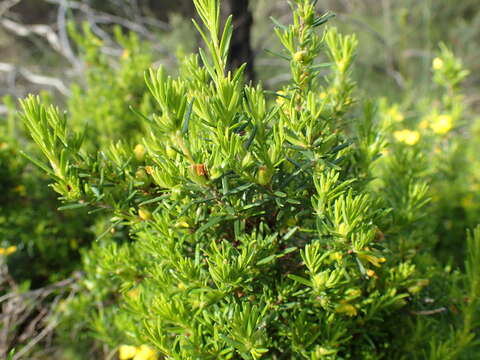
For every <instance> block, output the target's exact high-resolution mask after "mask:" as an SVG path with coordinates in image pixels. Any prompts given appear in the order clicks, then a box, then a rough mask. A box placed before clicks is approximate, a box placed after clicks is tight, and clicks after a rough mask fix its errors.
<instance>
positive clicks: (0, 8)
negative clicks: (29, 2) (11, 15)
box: [0, 0, 21, 17]
mask: <svg viewBox="0 0 480 360" xmlns="http://www.w3.org/2000/svg"><path fill="white" fill-rule="evenodd" d="M20 1H21V0H7V1H4V2H3V3H0V17H2V16H3V14H5V13H6V12H7V11H8V10H10V9H11V8H12V7H14V6H15V5H17V4H18V3H19V2H20Z"/></svg>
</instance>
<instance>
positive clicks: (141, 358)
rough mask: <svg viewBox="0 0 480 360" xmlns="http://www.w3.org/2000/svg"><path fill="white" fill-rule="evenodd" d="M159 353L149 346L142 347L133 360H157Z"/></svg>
mask: <svg viewBox="0 0 480 360" xmlns="http://www.w3.org/2000/svg"><path fill="white" fill-rule="evenodd" d="M156 359H157V353H156V351H155V350H153V349H152V348H151V347H150V346H148V345H141V346H140V347H139V348H138V352H137V354H136V355H135V357H134V358H133V360H156Z"/></svg>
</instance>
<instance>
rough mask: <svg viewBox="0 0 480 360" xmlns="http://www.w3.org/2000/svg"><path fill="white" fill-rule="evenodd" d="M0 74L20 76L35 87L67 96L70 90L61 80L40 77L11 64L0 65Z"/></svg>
mask: <svg viewBox="0 0 480 360" xmlns="http://www.w3.org/2000/svg"><path fill="white" fill-rule="evenodd" d="M0 72H10V73H14V74H20V75H22V76H23V77H24V78H25V79H26V80H27V81H29V82H31V83H33V84H37V85H44V86H45V85H46V86H51V87H54V88H55V89H57V90H58V91H60V92H61V93H62V94H63V95H69V94H70V90H69V89H68V87H67V86H66V85H65V84H64V83H63V81H62V80H60V79H57V78H54V77H50V76H45V75H40V74H35V73H33V72H31V71H30V70H28V69H25V68H21V67H16V66H14V65H12V64H7V63H0Z"/></svg>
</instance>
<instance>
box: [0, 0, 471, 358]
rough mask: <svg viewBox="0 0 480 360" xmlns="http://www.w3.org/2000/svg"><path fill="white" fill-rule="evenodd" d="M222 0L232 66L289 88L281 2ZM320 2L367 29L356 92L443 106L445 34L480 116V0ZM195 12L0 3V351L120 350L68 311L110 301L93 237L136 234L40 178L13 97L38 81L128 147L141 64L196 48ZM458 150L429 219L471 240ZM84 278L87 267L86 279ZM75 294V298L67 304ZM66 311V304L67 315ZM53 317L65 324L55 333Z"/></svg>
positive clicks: (418, 107)
mask: <svg viewBox="0 0 480 360" xmlns="http://www.w3.org/2000/svg"><path fill="white" fill-rule="evenodd" d="M224 4H225V6H224V13H225V15H226V14H230V13H233V14H234V15H235V23H234V24H235V28H236V33H235V37H234V39H233V43H232V49H233V52H232V58H231V59H230V61H231V64H230V65H231V67H237V66H239V65H240V64H242V63H244V62H248V63H249V64H250V65H249V66H250V67H249V68H248V72H247V74H248V80H250V81H253V82H262V83H263V84H264V86H265V87H266V88H267V89H268V88H272V89H273V88H279V87H281V85H282V83H283V82H284V81H286V80H288V77H289V76H290V75H289V64H288V61H284V60H282V59H281V58H279V57H277V56H274V55H272V53H276V52H278V51H280V50H279V49H280V48H281V47H280V44H278V43H277V41H276V40H275V34H274V32H273V31H272V21H271V20H270V19H269V18H270V17H273V18H275V19H276V21H278V22H280V23H288V22H289V20H290V16H291V15H290V14H291V11H290V7H289V5H288V3H287V1H268V0H255V1H253V0H250V1H248V0H225V1H224ZM318 7H319V10H320V11H321V12H327V11H331V12H333V13H335V14H336V18H335V19H334V20H333V21H332V22H331V24H333V25H335V26H337V27H338V28H339V29H340V30H341V32H343V33H351V32H354V33H356V34H357V36H358V37H359V43H360V46H359V52H358V56H357V62H356V67H355V71H354V76H355V78H356V81H357V86H358V90H357V91H358V92H359V93H362V94H365V95H367V97H372V98H376V97H384V100H383V103H382V104H383V105H381V106H380V110H381V111H383V113H384V114H387V115H388V116H392V117H395V116H396V117H406V118H407V120H408V119H413V120H412V121H415V122H416V121H417V120H418V121H420V120H421V119H422V116H423V114H424V113H425V112H427V110H429V109H431V108H432V107H435V106H436V105H438V104H435V101H434V100H432V99H434V98H435V96H434V94H436V92H437V91H438V88H437V87H435V86H434V84H433V82H432V81H431V78H432V60H433V59H434V58H435V56H437V54H438V52H439V44H440V43H444V44H446V46H447V47H448V48H449V49H451V50H452V51H453V53H454V54H455V55H456V56H457V57H458V58H461V59H462V61H463V65H464V67H465V68H466V69H468V70H469V72H470V75H469V76H468V78H466V80H465V82H464V84H463V90H462V94H463V95H462V96H463V97H464V98H463V99H462V103H463V104H464V109H462V119H464V120H463V121H464V122H469V123H471V124H473V123H474V121H475V119H476V117H477V115H476V114H478V110H479V109H480V91H479V88H480V62H479V61H478V59H479V58H480V2H479V1H478V0H461V1H458V0H456V1H454V0H324V1H319V2H318ZM192 17H194V12H193V3H192V1H191V0H176V1H171V0H165V1H159V0H2V1H0V98H1V99H2V100H0V248H1V249H3V251H4V252H9V253H11V254H9V256H8V257H7V258H5V257H2V258H1V259H0V306H1V307H2V308H1V309H2V310H1V316H2V318H1V321H0V358H4V357H5V356H6V354H7V353H8V351H9V350H10V349H11V348H13V347H15V346H16V347H19V346H20V345H21V349H22V350H21V351H20V352H18V353H17V354H16V355H13V359H21V358H24V356H27V355H28V356H31V357H32V358H38V359H51V358H59V359H90V358H98V359H101V358H109V356H111V357H110V358H113V357H112V356H113V355H112V353H111V349H110V348H108V347H105V346H104V345H101V342H99V343H96V341H95V340H94V338H93V337H92V336H90V335H89V332H88V326H87V325H85V323H84V322H82V321H78V318H76V317H75V316H74V315H75V312H85V313H86V314H85V316H84V318H85V319H88V318H89V317H92V316H93V315H92V314H93V310H94V309H93V310H92V309H90V310H91V311H90V310H89V309H87V308H88V306H89V304H92V303H94V304H96V305H95V306H96V307H97V308H96V309H97V310H98V308H102V309H103V307H104V306H106V305H105V304H108V302H109V301H110V302H111V301H113V300H112V299H110V298H108V296H110V295H109V293H108V291H107V290H108V289H107V288H108V286H110V285H109V284H108V283H102V281H104V278H100V280H99V279H92V278H87V279H86V280H85V278H84V275H83V273H82V272H81V271H79V269H80V268H81V266H80V264H81V263H82V262H83V267H84V269H89V268H90V269H93V268H94V267H95V263H94V260H92V259H91V258H90V257H89V251H90V249H91V247H92V243H93V241H94V239H99V240H98V241H97V242H95V243H94V245H93V246H94V247H96V248H99V247H100V248H101V247H102V246H103V245H102V244H103V243H102V239H103V240H104V239H106V238H108V239H110V240H113V241H117V242H122V241H129V234H128V233H123V232H122V231H121V229H120V230H118V228H116V230H115V231H112V229H111V228H109V227H108V226H107V225H106V223H107V221H106V220H105V219H103V218H102V215H101V214H97V215H96V216H94V217H92V216H89V214H86V213H84V212H82V211H81V210H79V209H65V210H62V211H59V210H57V207H58V202H57V199H56V195H55V193H54V192H53V191H52V190H50V189H48V188H47V184H48V180H47V178H46V176H44V175H43V172H42V171H41V170H39V169H38V168H36V167H34V166H32V165H31V163H30V162H29V161H28V160H27V159H26V158H25V157H23V156H22V155H21V152H26V153H28V154H29V156H32V157H35V156H36V151H37V150H35V148H34V147H33V146H31V143H30V142H29V141H28V140H27V137H26V136H25V134H24V129H23V127H22V126H21V125H20V119H19V118H18V115H17V114H16V108H17V103H16V100H15V99H18V98H22V97H24V96H26V95H27V94H28V93H37V94H40V95H41V96H42V97H43V98H44V99H45V101H47V102H51V103H55V104H60V105H61V106H62V107H63V108H65V109H67V111H68V112H69V114H70V118H71V121H72V122H73V125H74V126H76V127H77V128H83V127H85V126H88V133H87V134H88V136H87V138H88V146H90V147H92V148H95V149H98V150H99V151H101V148H102V146H107V144H108V142H107V140H108V139H112V138H114V139H116V140H122V139H123V140H124V141H127V142H129V143H130V144H131V145H132V148H133V147H134V145H135V144H136V143H137V142H138V135H137V134H138V133H139V131H140V130H141V129H138V128H137V126H138V125H137V124H138V121H136V119H137V117H138V116H140V115H138V113H137V111H138V112H140V113H150V112H151V111H152V107H153V103H152V99H151V97H150V95H149V94H148V93H147V91H146V87H145V85H144V80H143V73H144V71H145V70H146V69H148V68H149V67H150V66H152V65H153V66H155V65H156V64H160V63H161V64H165V65H166V66H167V68H168V69H169V70H170V71H171V72H172V73H174V72H175V71H176V69H177V67H178V63H177V59H178V58H181V57H182V56H183V55H184V54H186V53H189V52H191V51H195V49H196V48H198V47H199V46H201V40H200V39H199V37H198V35H197V34H196V33H195V31H194V27H193V25H192V22H191V18H192ZM392 103H398V105H396V106H390V105H389V104H392ZM382 106H383V107H382ZM439 106H440V105H439ZM440 107H441V106H440ZM130 108H133V109H137V111H135V112H134V111H131V110H130ZM387 115H385V116H387ZM477 123H479V122H477ZM472 126H473V125H472ZM472 126H468V127H466V128H468V129H470V130H469V131H471V132H472V134H470V135H471V136H478V138H480V131H479V129H480V126H478V125H477V126H476V127H475V126H473V127H472ZM460 143H461V142H460ZM477 144H478V143H477ZM108 146H109V145H108ZM450 150H451V151H449V152H448V156H449V158H448V161H444V160H445V159H438V158H437V159H436V161H437V162H438V163H440V162H441V163H442V166H443V167H444V177H443V178H442V179H440V180H438V179H437V180H438V181H437V182H433V183H434V184H437V185H435V186H434V191H436V192H437V196H438V197H439V200H438V201H437V202H436V203H435V204H436V205H435V206H436V207H437V212H438V213H439V214H441V216H439V218H442V217H443V218H442V219H443V220H442V221H438V223H436V224H434V225H433V226H434V227H436V228H437V232H436V234H437V235H436V236H438V237H439V238H441V237H442V236H450V237H454V238H455V239H457V238H458V239H463V238H464V235H465V228H467V227H471V226H473V225H474V223H475V221H478V217H475V216H476V214H478V210H479V209H478V207H477V208H476V207H475V206H477V205H478V201H477V202H475V201H474V200H475V199H474V198H473V195H471V191H472V189H474V188H475V187H478V186H479V184H480V176H478V177H477V178H476V179H474V180H468V181H467V180H465V179H464V178H462V177H460V176H459V175H458V174H459V172H460V173H461V171H462V169H464V168H465V166H466V165H465V163H468V164H469V166H470V167H472V168H473V167H475V166H476V165H477V164H478V150H479V149H478V145H476V146H475V145H472V146H470V147H468V148H462V147H461V146H460V147H457V148H455V149H450ZM472 164H473V165H472ZM445 179H447V180H448V181H445ZM467 183H468V184H467ZM452 184H454V187H452ZM453 188H454V189H455V191H452V189H453ZM476 193H478V189H477V191H476ZM438 194H440V195H438ZM445 194H447V195H448V196H446V195H445ZM475 204H477V205H475ZM452 218H455V219H457V221H455V223H452V222H451V220H449V219H452ZM462 241H463V240H462ZM457 245H458V243H457V242H455V241H452V242H451V243H450V245H449V246H445V247H443V248H442V249H441V250H442V251H443V253H444V254H446V255H445V256H446V257H448V255H449V254H450V255H451V253H450V250H451V249H452V248H455V247H457ZM8 249H9V250H8ZM459 253H461V251H460V252H459ZM457 256H458V255H457ZM5 259H7V260H5ZM454 260H455V259H453V260H452V261H454ZM91 273H94V271H92V272H91ZM78 279H84V282H83V283H82V285H79V282H78V281H77V280H78ZM95 281H97V283H95ZM92 284H95V286H101V287H104V288H105V293H100V294H99V293H97V294H96V295H95V296H96V298H94V299H92V296H93V295H89V294H88V292H83V293H81V292H82V289H85V287H86V288H87V289H88V288H89V287H92V286H94V285H92ZM82 286H83V288H82ZM79 293H81V294H80V295H78V294H79ZM18 294H20V296H18ZM73 298H75V301H73V302H72V304H73V305H72V306H71V307H69V308H67V307H66V305H65V306H63V305H62V304H67V303H69V302H70V301H71V299H73ZM62 306H63V307H62ZM58 309H63V310H61V311H63V315H62V320H61V321H60V318H59V317H58V314H57V313H58V311H59V310H58ZM52 319H54V320H55V321H54V324H55V326H51V324H52ZM90 320H92V319H90ZM85 321H87V320H85ZM93 322H95V319H93ZM56 326H59V327H60V328H61V329H64V330H65V331H60V332H57V334H56V335H53V334H54V332H53V328H54V327H56ZM97 333H98V331H97ZM72 339H75V340H76V341H72ZM100 340H101V339H100ZM85 349H88V354H86V353H85V351H86V350H85ZM28 356H27V357H25V358H29V357H28Z"/></svg>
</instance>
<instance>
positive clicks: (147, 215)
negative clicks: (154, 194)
mask: <svg viewBox="0 0 480 360" xmlns="http://www.w3.org/2000/svg"><path fill="white" fill-rule="evenodd" d="M138 216H139V217H140V219H142V220H144V221H147V220H151V219H152V213H151V212H150V211H149V210H147V209H146V208H140V209H139V210H138Z"/></svg>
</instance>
